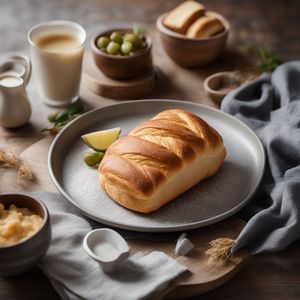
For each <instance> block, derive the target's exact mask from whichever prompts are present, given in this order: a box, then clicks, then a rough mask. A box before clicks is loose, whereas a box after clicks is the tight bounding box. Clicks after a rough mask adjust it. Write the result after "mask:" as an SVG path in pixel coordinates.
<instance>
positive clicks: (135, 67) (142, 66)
mask: <svg viewBox="0 0 300 300" xmlns="http://www.w3.org/2000/svg"><path fill="white" fill-rule="evenodd" d="M114 31H118V32H120V33H128V32H132V30H131V29H111V30H108V31H103V32H100V33H99V34H97V35H96V36H95V37H94V38H93V39H92V40H91V45H90V46H91V49H92V53H93V57H94V61H95V63H96V65H97V67H98V68H99V69H100V71H102V72H103V73H104V74H105V75H106V76H108V77H110V78H113V79H130V78H134V77H138V76H139V75H141V74H143V73H144V72H145V71H146V70H147V69H149V68H151V67H152V56H151V49H152V40H151V38H150V37H146V43H147V48H145V49H143V50H141V51H139V52H138V53H136V54H134V55H132V56H121V55H111V54H107V53H105V52H103V51H101V50H100V49H98V48H97V46H96V41H97V39H98V38H99V37H100V36H109V35H110V34H111V33H112V32H114Z"/></svg>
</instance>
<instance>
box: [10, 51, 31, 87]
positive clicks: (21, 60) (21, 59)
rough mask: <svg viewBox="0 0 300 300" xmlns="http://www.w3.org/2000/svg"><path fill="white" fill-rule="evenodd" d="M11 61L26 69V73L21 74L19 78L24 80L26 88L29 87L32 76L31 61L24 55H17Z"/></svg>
mask: <svg viewBox="0 0 300 300" xmlns="http://www.w3.org/2000/svg"><path fill="white" fill-rule="evenodd" d="M10 59H11V60H13V61H14V62H15V63H17V64H19V65H21V66H22V67H24V73H23V74H19V76H20V77H21V78H22V79H23V81H24V86H27V84H28V82H29V80H30V76H31V62H30V59H29V58H28V57H27V56H25V55H22V54H16V55H13V56H11V57H10Z"/></svg>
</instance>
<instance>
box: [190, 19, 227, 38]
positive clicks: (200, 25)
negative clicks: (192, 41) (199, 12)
mask: <svg viewBox="0 0 300 300" xmlns="http://www.w3.org/2000/svg"><path fill="white" fill-rule="evenodd" d="M223 30H224V26H223V24H222V22H221V21H220V20H219V19H217V18H215V17H213V16H204V17H201V18H199V19H198V20H196V21H195V22H194V23H193V24H192V25H191V26H190V27H189V29H188V30H187V33H186V35H187V37H189V38H196V39H199V38H208V37H211V36H213V35H215V34H217V33H219V32H221V31H223Z"/></svg>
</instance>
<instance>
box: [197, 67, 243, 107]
mask: <svg viewBox="0 0 300 300" xmlns="http://www.w3.org/2000/svg"><path fill="white" fill-rule="evenodd" d="M242 82H243V78H242V75H241V73H240V72H238V71H229V72H218V73H215V74H212V75H210V76H208V77H207V78H206V79H205V80H204V83H203V86H204V90H205V93H206V94H207V95H208V96H209V97H210V99H211V100H212V101H214V102H215V103H216V104H217V105H221V102H222V100H223V98H224V97H225V96H226V95H227V94H228V93H229V92H231V91H232V90H234V89H236V88H238V87H239V86H240V85H241V84H242Z"/></svg>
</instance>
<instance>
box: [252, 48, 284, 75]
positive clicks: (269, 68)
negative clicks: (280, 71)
mask: <svg viewBox="0 0 300 300" xmlns="http://www.w3.org/2000/svg"><path fill="white" fill-rule="evenodd" d="M258 51H259V58H260V64H259V66H258V70H259V71H260V72H268V73H271V72H273V71H274V70H275V69H276V68H277V67H278V66H279V65H281V64H282V63H283V60H282V59H281V58H280V57H279V56H278V55H277V54H275V53H272V52H270V51H268V50H266V49H265V48H259V49H258Z"/></svg>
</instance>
